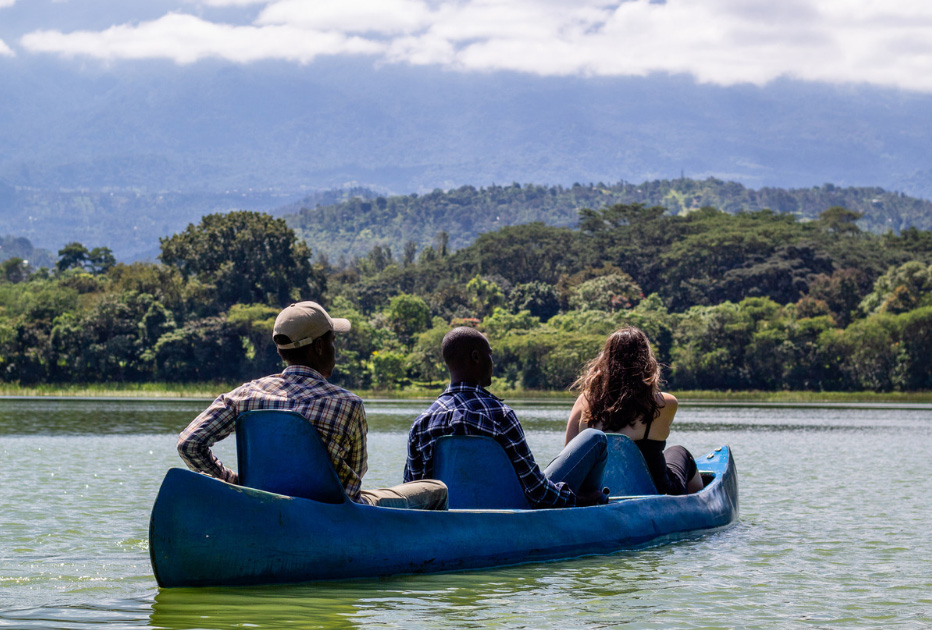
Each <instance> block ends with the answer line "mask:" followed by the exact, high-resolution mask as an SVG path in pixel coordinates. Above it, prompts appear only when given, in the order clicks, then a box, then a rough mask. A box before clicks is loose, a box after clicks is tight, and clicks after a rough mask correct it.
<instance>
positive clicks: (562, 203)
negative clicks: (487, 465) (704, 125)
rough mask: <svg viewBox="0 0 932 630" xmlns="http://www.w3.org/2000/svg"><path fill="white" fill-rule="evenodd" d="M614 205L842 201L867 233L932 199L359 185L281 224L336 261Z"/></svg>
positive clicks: (687, 183) (928, 219) (781, 207)
mask: <svg viewBox="0 0 932 630" xmlns="http://www.w3.org/2000/svg"><path fill="white" fill-rule="evenodd" d="M616 203H644V204H646V205H648V206H655V205H657V206H663V207H665V208H667V209H668V211H669V212H671V213H673V214H683V213H687V212H690V211H692V210H696V209H699V208H701V207H703V206H712V207H715V208H718V209H720V210H724V211H726V212H730V213H737V212H741V211H754V210H762V209H765V208H769V209H771V210H773V211H775V212H780V213H789V214H793V215H795V216H797V217H798V218H799V219H800V220H811V219H815V218H816V217H818V215H819V214H820V213H821V212H822V211H824V210H826V209H828V208H830V207H832V206H844V207H845V208H848V209H849V210H854V211H857V212H861V213H863V214H864V217H863V218H862V219H861V220H860V221H859V223H858V225H859V226H860V227H861V228H862V229H864V230H870V231H873V232H881V233H882V232H887V231H889V230H893V231H896V232H899V231H900V230H902V229H905V228H907V227H911V226H914V227H916V228H918V229H921V230H929V229H932V202H930V201H927V200H924V199H916V198H913V197H908V196H906V195H903V194H902V193H891V192H887V191H885V190H883V189H881V188H854V187H847V188H841V187H838V186H835V185H832V184H825V185H823V186H819V187H814V188H796V189H781V188H762V189H760V190H752V189H750V188H747V187H745V186H743V185H741V184H738V183H735V182H726V181H722V180H720V179H715V178H709V179H705V180H693V179H687V178H680V179H675V180H655V181H649V182H643V183H641V184H632V183H627V182H620V183H616V184H605V183H602V182H599V183H596V184H586V185H582V184H574V185H572V186H568V187H564V186H549V187H548V186H538V185H533V184H528V185H520V184H511V185H508V186H487V187H484V188H475V187H473V186H463V187H460V188H457V189H453V190H450V191H441V190H436V191H434V192H432V193H429V194H426V195H402V196H389V197H384V196H378V195H375V194H374V193H371V192H370V191H365V192H364V194H360V195H359V196H356V197H354V198H352V199H350V200H348V201H344V202H342V203H338V204H333V205H318V206H316V207H315V206H313V205H312V203H310V200H308V201H307V202H305V203H299V204H293V206H292V207H295V206H301V207H302V208H301V210H300V211H298V212H295V213H292V214H286V215H285V220H286V221H287V222H288V224H289V225H290V226H291V227H292V228H294V229H295V230H296V231H297V232H298V234H299V235H300V236H301V237H302V238H304V239H305V240H306V241H307V242H308V243H309V244H310V245H311V248H312V249H313V250H314V251H315V252H322V253H325V254H327V255H328V257H330V259H331V261H332V262H336V261H338V260H339V258H340V257H343V258H344V259H349V258H351V257H353V256H362V255H365V254H366V253H367V252H368V251H370V250H371V249H372V247H373V246H374V245H380V246H382V247H390V248H391V249H392V251H393V252H395V253H396V254H400V253H401V250H402V248H403V247H404V244H405V243H406V242H407V241H413V242H414V243H415V244H416V245H417V246H418V248H421V247H424V246H425V245H429V244H432V243H434V242H435V239H436V238H437V235H438V234H439V233H440V232H446V233H447V235H448V236H449V246H450V247H451V248H452V249H458V248H460V247H464V246H466V245H468V244H469V243H471V242H472V241H473V240H474V239H475V238H476V236H478V235H479V234H481V233H483V232H489V231H492V230H496V229H498V228H501V227H503V226H506V225H517V224H521V223H530V222H533V221H541V222H544V223H547V224H549V225H554V226H573V225H575V224H576V223H577V219H578V212H579V210H580V209H581V208H592V209H599V208H603V207H605V206H610V205H613V204H616Z"/></svg>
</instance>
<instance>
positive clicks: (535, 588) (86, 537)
mask: <svg viewBox="0 0 932 630" xmlns="http://www.w3.org/2000/svg"><path fill="white" fill-rule="evenodd" d="M207 403H208V401H183V402H182V401H128V400H74V399H66V400H58V399H35V398H33V399H0V627H11V628H88V627H93V628H97V627H111V628H124V627H152V628H281V627H294V628H357V627H358V628H404V629H412V628H560V629H563V630H568V629H574V628H926V627H929V626H932V481H930V473H932V407H929V406H923V405H913V406H896V407H895V406H882V405H874V406H866V407H843V406H832V407H815V406H705V405H701V406H700V405H682V406H681V407H680V411H679V413H678V414H677V423H676V425H675V427H674V428H675V430H674V434H673V435H672V436H671V441H670V443H671V444H672V443H680V444H683V445H685V446H686V447H688V448H689V449H690V450H692V451H693V452H694V453H695V454H696V455H697V456H698V455H702V454H705V453H706V452H708V451H710V450H712V449H713V448H715V447H716V446H719V445H721V444H729V445H730V446H731V447H732V449H733V451H734V457H735V461H736V462H737V465H738V475H739V486H740V501H741V520H740V522H739V523H738V524H737V525H736V526H735V527H733V528H731V529H728V530H726V531H723V532H718V533H715V534H712V535H707V536H704V537H699V538H695V539H691V540H686V541H680V542H677V543H674V544H668V545H664V546H660V547H654V548H650V549H646V550H641V551H636V552H622V553H618V554H615V555H612V556H602V557H590V558H582V559H577V560H569V561H561V562H551V563H543V564H533V565H523V566H517V567H509V568H504V569H496V570H484V571H473V572H466V573H455V574H444V575H426V576H425V575H420V576H400V577H394V578H388V579H382V580H356V581H345V582H328V583H316V584H305V585H297V586H285V587H282V586H276V587H262V588H227V589H166V590H160V589H159V588H158V586H157V585H156V583H155V579H154V577H153V575H152V569H151V567H150V565H149V556H148V543H147V532H148V519H149V511H150V509H151V507H152V503H153V501H154V500H155V495H156V493H157V491H158V487H159V484H160V483H161V480H162V477H163V476H164V474H165V471H166V470H167V469H168V468H170V467H174V466H182V463H181V460H180V459H179V458H178V457H177V455H176V453H175V439H176V436H177V434H178V432H179V431H180V430H181V429H182V428H183V427H184V426H185V425H186V424H187V423H188V421H189V420H190V419H191V418H193V417H194V416H195V415H196V414H197V413H198V412H200V410H201V409H203V407H205V406H206V404H207ZM425 406H426V403H420V402H410V401H409V402H402V403H399V402H384V401H370V402H369V403H368V404H367V410H368V413H369V423H370V434H369V452H370V462H369V473H368V474H367V476H366V478H365V481H364V486H366V487H378V486H382V485H388V484H394V483H398V482H400V481H401V471H402V468H403V465H404V457H405V441H406V434H407V428H408V425H409V423H410V422H411V420H412V419H413V418H414V416H415V415H416V414H417V413H419V412H420V411H421V410H422V409H423V408H424V407H425ZM513 406H514V407H515V408H516V410H517V411H518V415H519V417H520V418H521V419H522V423H523V424H524V426H525V429H526V430H527V433H528V437H529V441H530V443H531V447H532V449H533V450H534V452H535V454H537V456H538V460H540V461H543V462H545V463H546V462H548V461H549V460H550V458H551V457H553V456H554V455H555V454H556V453H557V452H558V451H559V449H560V446H561V444H562V432H563V427H564V425H565V421H566V416H567V414H568V412H569V408H570V404H568V403H515V404H514V405H513ZM233 447H234V444H233V440H232V439H228V440H226V441H225V442H221V443H220V444H218V448H217V449H216V450H217V452H218V453H219V455H220V458H221V459H222V460H223V461H224V462H226V463H228V464H231V465H232V464H234V463H235V454H234V448H233Z"/></svg>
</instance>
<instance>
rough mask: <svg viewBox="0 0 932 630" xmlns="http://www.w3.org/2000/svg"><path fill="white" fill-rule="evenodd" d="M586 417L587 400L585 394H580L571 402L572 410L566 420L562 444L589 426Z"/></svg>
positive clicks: (587, 413)
mask: <svg viewBox="0 0 932 630" xmlns="http://www.w3.org/2000/svg"><path fill="white" fill-rule="evenodd" d="M588 417H589V402H588V401H587V400H586V397H585V396H583V395H582V394H580V395H579V397H578V398H577V399H576V402H575V403H574V404H573V410H572V411H570V417H569V419H568V420H567V421H566V438H565V439H564V441H563V445H564V446H565V445H567V444H569V443H570V441H572V439H573V438H574V437H576V436H577V435H579V433H580V432H581V431H582V430H583V429H585V428H587V427H588V426H589V425H588Z"/></svg>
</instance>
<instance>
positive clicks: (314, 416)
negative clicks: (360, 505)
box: [178, 365, 368, 501]
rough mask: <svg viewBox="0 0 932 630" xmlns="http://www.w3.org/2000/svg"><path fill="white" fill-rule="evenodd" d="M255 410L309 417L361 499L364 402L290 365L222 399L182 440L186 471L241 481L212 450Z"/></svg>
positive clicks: (347, 485) (355, 497)
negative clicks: (243, 415) (241, 416)
mask: <svg viewBox="0 0 932 630" xmlns="http://www.w3.org/2000/svg"><path fill="white" fill-rule="evenodd" d="M255 409H285V410H288V411H296V412H297V413H299V414H301V415H302V416H304V417H305V418H307V419H308V420H309V421H310V422H311V424H313V425H314V428H315V429H317V432H318V433H319V434H320V438H321V440H322V441H323V443H324V446H325V447H326V448H327V452H328V453H329V454H330V461H331V462H333V467H334V468H335V469H336V471H337V476H338V477H339V478H340V481H342V482H343V487H344V488H345V489H346V494H347V496H349V497H350V499H352V500H353V501H358V499H359V488H360V486H361V485H362V477H363V475H365V474H366V432H367V430H368V427H367V425H366V412H365V409H364V408H363V405H362V399H360V398H359V396H356V395H355V394H353V393H351V392H348V391H346V390H345V389H342V388H340V387H337V386H336V385H332V384H330V383H328V382H327V381H326V380H325V379H324V377H323V376H321V375H320V373H319V372H317V371H316V370H313V369H311V368H309V367H305V366H302V365H290V366H288V367H286V368H285V369H284V370H283V371H282V373H281V374H273V375H272V376H266V377H264V378H260V379H257V380H255V381H252V382H249V383H246V384H244V385H241V386H239V387H237V388H236V389H234V390H233V391H232V392H229V393H227V394H221V395H220V396H218V397H217V399H216V400H215V401H214V402H213V403H212V404H211V405H210V407H208V408H207V409H205V410H204V412H203V413H201V415H199V416H198V417H197V418H195V419H194V420H193V421H192V422H191V424H189V425H188V428H186V429H185V430H184V431H183V432H182V433H181V436H180V437H179V438H178V452H179V454H180V455H181V458H182V459H183V460H184V462H185V464H187V465H188V468H190V469H191V470H195V471H198V472H203V473H206V474H208V475H210V476H211V477H217V478H219V479H223V480H224V481H229V482H230V483H237V482H238V481H239V479H238V477H237V474H236V473H235V472H234V471H232V470H230V469H229V468H226V467H225V466H224V465H223V464H222V463H221V462H220V460H219V459H217V457H216V456H215V455H214V454H213V453H211V451H210V447H211V446H213V445H214V443H216V442H217V441H218V440H222V439H223V438H225V437H227V436H228V435H230V433H232V432H233V431H234V429H235V428H236V416H238V415H239V414H241V413H243V412H246V411H252V410H255Z"/></svg>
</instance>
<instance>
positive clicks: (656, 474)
mask: <svg viewBox="0 0 932 630" xmlns="http://www.w3.org/2000/svg"><path fill="white" fill-rule="evenodd" d="M653 421H654V419H653V418H647V420H646V421H645V422H644V424H645V425H646V428H645V429H644V437H643V438H641V439H640V440H635V442H634V443H635V444H637V445H638V448H639V449H640V450H641V455H643V456H644V461H645V462H647V469H648V470H649V471H650V476H651V478H652V479H653V480H654V485H655V486H657V492H659V493H660V494H669V491H670V490H671V484H670V479H669V473H668V472H667V460H666V458H665V457H664V456H663V450H664V449H665V448H666V447H667V441H666V440H648V439H647V436H648V435H650V425H651V422H653Z"/></svg>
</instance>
